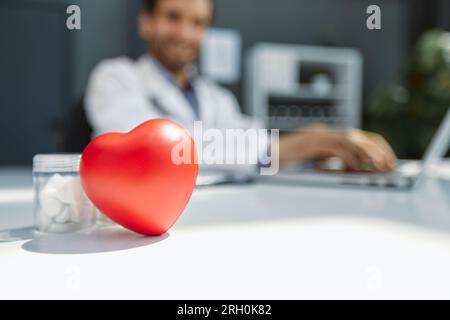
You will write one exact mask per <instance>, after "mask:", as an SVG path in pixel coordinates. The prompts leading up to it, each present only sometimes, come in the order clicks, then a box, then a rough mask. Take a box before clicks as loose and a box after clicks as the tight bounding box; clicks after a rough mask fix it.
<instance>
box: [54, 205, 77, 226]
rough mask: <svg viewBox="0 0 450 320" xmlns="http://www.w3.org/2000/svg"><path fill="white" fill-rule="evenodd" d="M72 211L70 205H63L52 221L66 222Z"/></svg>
mask: <svg viewBox="0 0 450 320" xmlns="http://www.w3.org/2000/svg"><path fill="white" fill-rule="evenodd" d="M72 211H73V210H72V208H71V207H70V206H67V205H66V206H64V209H63V210H62V211H61V212H60V213H59V214H58V215H57V216H56V217H54V218H53V221H54V222H56V223H66V222H67V221H69V219H70V218H71V215H72Z"/></svg>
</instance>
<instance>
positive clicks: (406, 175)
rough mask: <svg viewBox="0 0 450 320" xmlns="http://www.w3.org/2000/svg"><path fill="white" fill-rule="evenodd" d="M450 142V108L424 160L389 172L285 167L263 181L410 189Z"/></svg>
mask: <svg viewBox="0 0 450 320" xmlns="http://www.w3.org/2000/svg"><path fill="white" fill-rule="evenodd" d="M449 143H450V108H449V110H448V111H447V114H446V116H445V117H444V120H443V121H442V123H441V125H440V127H439V129H438V130H437V132H436V134H435V135H434V137H433V138H432V140H431V143H430V144H429V146H428V147H427V150H426V151H425V154H424V158H423V159H422V161H420V160H419V161H414V160H399V161H398V164H397V166H396V168H394V170H392V171H391V172H388V173H375V172H374V173H370V172H367V173H366V172H364V173H361V172H355V173H344V172H339V171H334V172H333V171H332V170H318V169H317V168H315V167H312V168H305V167H304V166H303V167H299V166H296V167H284V168H280V170H279V172H278V174H276V175H273V176H261V179H262V180H265V181H271V182H282V183H295V184H308V185H312V184H313V185H339V186H353V187H378V188H396V189H410V188H412V187H413V186H415V185H418V184H419V182H420V181H421V180H422V179H423V177H424V176H426V175H427V174H430V173H431V172H432V170H433V168H436V166H437V165H438V164H439V163H440V162H441V160H442V159H443V158H444V157H445V154H446V153H447V150H448V147H449Z"/></svg>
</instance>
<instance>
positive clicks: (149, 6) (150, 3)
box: [144, 0, 214, 12]
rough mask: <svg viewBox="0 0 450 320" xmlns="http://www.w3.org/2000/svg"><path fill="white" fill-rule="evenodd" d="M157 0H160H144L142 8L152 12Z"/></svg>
mask: <svg viewBox="0 0 450 320" xmlns="http://www.w3.org/2000/svg"><path fill="white" fill-rule="evenodd" d="M158 1H160V0H144V10H145V11H148V12H152V11H153V10H154V9H155V7H156V4H157V3H158ZM211 1H212V2H213V3H214V1H213V0H211Z"/></svg>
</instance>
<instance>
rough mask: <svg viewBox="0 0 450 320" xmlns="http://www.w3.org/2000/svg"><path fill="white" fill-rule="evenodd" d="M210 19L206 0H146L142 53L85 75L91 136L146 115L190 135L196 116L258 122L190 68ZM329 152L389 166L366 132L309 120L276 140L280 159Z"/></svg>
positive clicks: (380, 143) (350, 165) (351, 163)
mask: <svg viewBox="0 0 450 320" xmlns="http://www.w3.org/2000/svg"><path fill="white" fill-rule="evenodd" d="M212 16H213V1H212V0H146V1H145V9H144V11H143V12H142V13H141V15H140V17H139V32H140V35H141V37H142V38H143V39H144V40H145V41H146V43H147V51H148V52H147V54H145V55H143V56H142V57H141V58H140V59H138V60H137V61H132V60H130V59H128V58H124V57H122V58H117V59H112V60H107V61H104V62H102V63H100V64H99V66H97V68H96V69H95V70H94V71H93V73H92V75H91V78H90V81H89V84H88V88H87V94H86V101H85V102H86V111H87V115H88V119H89V121H90V123H91V125H92V126H93V128H94V135H99V134H102V133H105V132H111V131H114V132H127V131H129V130H131V129H132V128H134V127H135V126H137V125H139V124H140V123H142V122H144V121H146V120H149V119H152V118H168V119H172V120H174V121H176V122H178V123H180V124H181V125H183V126H184V127H185V128H186V129H187V130H189V131H191V132H192V130H193V122H194V121H195V120H201V121H202V122H203V126H204V128H205V129H207V128H218V129H231V128H243V129H248V128H258V127H261V125H260V124H259V123H258V122H257V121H256V120H254V119H251V118H249V117H246V116H244V115H242V114H241V113H240V111H239V110H240V108H239V106H238V103H237V101H236V99H235V97H234V96H233V95H232V94H231V93H230V92H228V91H227V90H225V89H224V88H221V87H219V86H218V85H216V84H214V83H213V82H211V81H209V80H207V79H204V78H201V77H199V76H197V75H195V74H194V73H192V72H191V71H192V69H191V64H192V63H193V62H194V61H195V60H196V58H197V56H198V54H199V49H200V47H201V44H202V40H203V36H204V34H205V32H206V31H207V29H208V27H209V25H210V23H211V20H212ZM329 157H337V158H339V159H340V160H341V161H342V163H343V165H344V167H345V168H346V169H348V170H361V169H362V168H363V165H367V163H370V164H371V165H372V167H373V169H374V170H376V171H388V170H390V169H392V168H393V166H394V164H395V155H394V153H393V151H392V149H391V148H390V146H389V145H388V144H387V143H386V141H385V140H384V139H383V138H382V137H381V136H379V135H376V134H373V133H367V132H363V131H359V130H350V131H336V130H333V129H331V128H328V127H326V126H322V125H316V126H311V127H309V128H307V129H304V130H300V131H298V132H295V133H291V134H288V135H284V136H282V137H281V138H280V141H279V160H280V163H281V164H283V163H286V162H289V161H302V160H314V159H325V158H329Z"/></svg>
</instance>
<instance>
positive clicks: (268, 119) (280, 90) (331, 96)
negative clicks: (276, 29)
mask: <svg viewBox="0 0 450 320" xmlns="http://www.w3.org/2000/svg"><path fill="white" fill-rule="evenodd" d="M245 81H246V82H245V89H246V90H245V92H246V96H245V99H246V100H245V108H246V112H247V113H249V114H250V115H252V116H255V117H257V118H259V119H262V120H263V121H264V122H265V124H266V126H267V127H268V128H271V129H280V130H282V131H289V130H295V129H298V128H302V127H304V126H306V125H309V124H311V123H317V122H320V123H324V124H328V125H331V126H333V127H339V128H350V127H352V128H359V127H360V126H361V92H362V56H361V54H360V53H359V52H358V51H357V50H355V49H346V48H331V47H314V46H303V45H285V44H270V43H260V44H256V45H255V46H254V47H252V48H251V49H250V50H249V52H248V53H247V55H246V79H245Z"/></svg>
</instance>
